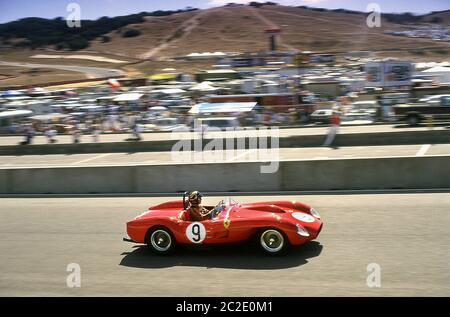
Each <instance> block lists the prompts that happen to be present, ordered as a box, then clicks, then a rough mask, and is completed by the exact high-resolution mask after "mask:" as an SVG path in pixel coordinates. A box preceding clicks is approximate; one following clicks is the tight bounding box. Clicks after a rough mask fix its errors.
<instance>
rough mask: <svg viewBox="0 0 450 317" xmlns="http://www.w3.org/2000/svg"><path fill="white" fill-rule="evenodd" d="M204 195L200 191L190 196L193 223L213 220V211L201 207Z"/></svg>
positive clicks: (190, 213)
mask: <svg viewBox="0 0 450 317" xmlns="http://www.w3.org/2000/svg"><path fill="white" fill-rule="evenodd" d="M202 196H203V195H202V194H201V193H199V192H198V191H193V192H192V193H190V194H189V204H190V206H189V208H188V209H187V211H188V212H189V218H190V219H191V221H202V220H206V219H211V210H208V209H206V208H205V207H203V206H202V205H201V202H202Z"/></svg>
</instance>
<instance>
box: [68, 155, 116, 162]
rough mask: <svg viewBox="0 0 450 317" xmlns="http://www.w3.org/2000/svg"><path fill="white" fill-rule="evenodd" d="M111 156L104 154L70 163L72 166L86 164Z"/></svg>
mask: <svg viewBox="0 0 450 317" xmlns="http://www.w3.org/2000/svg"><path fill="white" fill-rule="evenodd" d="M111 154H112V153H106V154H101V155H97V156H94V157H90V158H88V159H85V160H81V161H78V162H75V163H72V164H73V165H76V164H81V163H86V162H89V161H93V160H96V159H99V158H102V157H106V156H108V155H111Z"/></svg>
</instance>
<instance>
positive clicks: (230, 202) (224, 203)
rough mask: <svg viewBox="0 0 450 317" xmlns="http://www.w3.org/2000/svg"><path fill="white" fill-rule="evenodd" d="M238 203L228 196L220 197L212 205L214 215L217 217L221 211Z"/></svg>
mask: <svg viewBox="0 0 450 317" xmlns="http://www.w3.org/2000/svg"><path fill="white" fill-rule="evenodd" d="M237 204H238V203H237V202H236V201H235V200H234V199H233V198H230V197H227V198H225V199H222V200H221V201H219V203H218V204H217V205H216V206H215V207H214V213H213V215H214V217H217V215H219V214H220V213H221V212H222V211H224V210H227V209H228V207H232V206H236V205H237Z"/></svg>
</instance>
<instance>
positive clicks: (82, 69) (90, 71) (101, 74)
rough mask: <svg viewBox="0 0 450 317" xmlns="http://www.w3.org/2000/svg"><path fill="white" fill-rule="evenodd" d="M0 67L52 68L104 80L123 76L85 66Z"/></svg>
mask: <svg viewBox="0 0 450 317" xmlns="http://www.w3.org/2000/svg"><path fill="white" fill-rule="evenodd" d="M0 65H6V66H15V67H26V68H38V67H40V68H53V69H60V70H68V71H72V72H79V73H84V74H86V76H87V77H88V78H105V77H113V76H123V75H124V72H123V71H121V70H118V69H113V68H100V67H87V66H70V65H48V64H34V63H15V62H4V61H0Z"/></svg>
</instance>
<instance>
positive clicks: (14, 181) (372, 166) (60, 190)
mask: <svg viewBox="0 0 450 317" xmlns="http://www.w3.org/2000/svg"><path fill="white" fill-rule="evenodd" d="M279 164H280V165H279V169H278V171H277V172H275V173H273V174H262V173H261V172H260V168H261V166H262V165H267V163H260V162H236V163H211V164H176V165H136V166H98V167H96V166H92V167H58V168H11V169H0V194H104V193H167V192H183V191H185V190H189V189H192V188H195V189H198V190H201V191H206V192H214V191H261V192H264V191H267V192H270V191H282V190H287V191H301V190H304V191H307V190H352V189H355V190H357V189H368V190H370V189H439V188H450V169H449V166H450V156H423V157H389V158H358V159H331V160H303V161H281V162H279Z"/></svg>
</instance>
